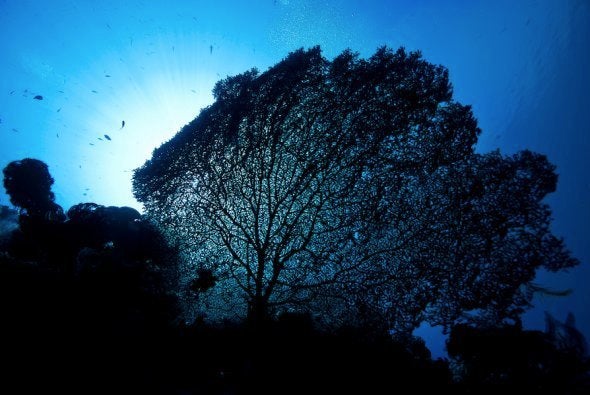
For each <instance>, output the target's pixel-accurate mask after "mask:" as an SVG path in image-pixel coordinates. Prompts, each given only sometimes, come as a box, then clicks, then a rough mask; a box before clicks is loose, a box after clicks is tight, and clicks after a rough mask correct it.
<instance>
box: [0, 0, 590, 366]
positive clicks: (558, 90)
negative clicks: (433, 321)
mask: <svg viewBox="0 0 590 395" xmlns="http://www.w3.org/2000/svg"><path fill="white" fill-rule="evenodd" d="M317 44H319V45H321V47H322V48H323V50H324V55H325V56H326V57H328V58H329V59H330V58H332V57H334V56H335V55H337V54H338V53H340V52H341V51H342V50H344V49H345V48H351V49H353V50H355V51H358V52H360V54H361V55H362V56H369V55H371V54H372V53H373V52H374V51H375V49H376V48H377V47H379V46H381V45H388V46H390V47H393V48H396V47H398V46H402V45H403V46H406V47H407V48H408V49H411V50H421V51H422V52H423V54H424V57H425V58H426V59H427V60H429V61H431V62H433V63H439V64H443V65H445V66H447V67H448V68H449V70H450V75H451V80H452V82H453V84H454V88H455V97H456V99H458V100H459V101H461V102H462V103H465V104H472V105H473V107H474V112H475V114H476V116H477V118H478V119H479V123H480V127H481V128H482V129H483V134H482V136H481V139H480V143H479V145H478V150H479V151H481V152H487V151H490V150H492V149H496V148H500V149H501V150H502V152H503V153H512V152H515V151H516V150H519V149H522V148H530V149H532V150H534V151H538V152H542V153H545V154H547V155H548V157H549V159H550V160H551V161H552V162H553V163H555V164H556V165H557V167H558V173H559V174H560V177H559V185H558V191H557V192H556V193H554V194H552V195H551V196H550V197H549V198H548V199H547V201H548V202H549V203H550V204H551V206H552V208H553V213H554V218H555V220H554V225H553V230H554V233H556V234H558V235H561V236H564V237H565V239H566V242H567V245H568V246H569V248H571V250H572V251H573V253H574V255H575V256H577V257H578V258H579V259H580V260H581V261H582V265H581V266H580V267H578V268H576V269H574V270H571V272H570V273H566V274H559V275H554V274H551V275H549V274H546V273H540V274H539V276H538V279H537V282H538V283H540V284H541V285H545V286H549V287H552V288H555V289H564V288H572V289H573V294H572V295H571V296H568V297H563V298H555V297H548V296H545V297H538V298H536V299H535V303H536V305H537V307H536V308H535V309H533V310H532V311H531V312H530V313H528V314H527V315H526V317H525V318H526V320H525V322H526V324H527V326H528V327H530V328H540V329H542V328H543V325H544V321H543V311H545V310H547V311H549V312H551V313H552V314H553V315H554V316H555V317H556V318H558V319H564V318H565V315H566V314H567V312H568V311H571V312H573V313H574V314H575V315H576V318H577V326H578V327H579V328H580V329H581V330H582V331H583V333H584V334H585V336H586V337H587V338H590V314H588V313H587V310H588V307H589V305H590V287H588V286H586V282H587V281H588V280H589V279H590V269H589V267H588V262H589V260H590V259H589V258H590V247H589V244H590V243H588V242H587V241H588V231H587V224H588V223H590V209H589V208H588V204H589V203H590V176H589V174H588V171H587V168H588V167H589V164H590V160H589V159H588V157H587V155H588V152H590V138H589V135H590V130H589V127H588V115H589V113H590V93H589V92H590V76H589V70H590V49H589V48H590V2H589V1H584V0H536V1H534V0H520V1H512V0H496V1H486V0H479V1H461V0H453V1H438V0H430V1H428V0H424V1H409V0H408V1H366V0H363V1H361V0H359V1H335V0H327V1H316V0H299V1H298V0H261V1H241V0H238V1H224V0H217V1H171V0H168V1H139V0H130V1H91V0H89V1H66V0H52V1H33V0H29V1H22V0H0V70H1V77H0V138H1V140H0V167H2V168H3V167H4V166H5V165H6V164H7V163H8V162H9V161H11V160H15V159H21V158H23V157H35V158H39V159H42V160H43V161H45V162H46V163H48V164H49V166H50V171H51V173H52V175H53V176H54V178H55V180H56V184H55V188H54V190H55V191H56V195H57V201H58V203H59V204H61V205H62V206H63V207H64V208H66V209H67V208H68V207H70V206H71V205H73V204H75V203H79V202H83V201H93V202H97V203H100V204H105V205H129V206H133V207H136V208H138V209H141V207H140V206H139V205H138V203H137V202H136V201H135V200H134V199H133V196H132V194H131V181H130V179H131V171H132V170H133V169H134V168H136V167H138V166H139V165H141V164H142V163H143V162H144V161H145V160H146V159H148V158H149V156H150V153H151V151H152V149H153V148H155V147H157V146H158V145H160V144H161V143H162V142H164V141H166V140H167V139H169V138H170V137H172V136H173V135H174V134H175V133H176V131H178V129H179V128H180V127H182V126H183V125H184V124H185V123H187V122H189V121H190V120H191V119H193V118H194V117H195V116H196V115H197V114H198V112H199V110H200V109H201V108H203V107H204V106H206V105H208V104H210V103H211V101H212V96H211V89H212V87H213V85H214V83H215V82H216V81H217V80H219V79H221V78H223V77H225V76H227V75H234V74H238V73H241V72H243V71H246V70H247V69H249V68H251V67H257V68H259V69H260V70H262V71H264V70H265V69H266V68H268V67H269V66H271V65H273V64H274V63H276V62H277V61H278V60H280V59H281V58H283V57H284V56H285V55H286V54H287V53H288V52H289V51H292V50H294V49H297V48H299V47H309V46H313V45H317ZM36 95H42V96H43V100H35V99H34V97H35V96H36ZM123 120H125V122H126V125H125V127H124V128H121V122H122V121H123ZM105 134H108V135H109V137H110V138H111V140H110V141H108V140H106V139H105V138H104V135H105ZM99 138H101V139H102V140H100V139H99ZM0 204H8V199H7V197H6V196H5V195H4V194H3V193H2V194H0ZM438 332H439V331H438V330H437V329H430V328H421V329H420V330H419V331H418V332H417V333H418V334H420V335H422V336H425V337H426V338H427V341H428V344H429V346H430V347H431V349H432V350H433V352H434V354H435V355H442V354H443V352H444V351H443V339H442V337H441V336H439V335H438V334H437V333H438Z"/></svg>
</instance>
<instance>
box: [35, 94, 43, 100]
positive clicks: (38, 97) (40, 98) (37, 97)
mask: <svg viewBox="0 0 590 395" xmlns="http://www.w3.org/2000/svg"><path fill="white" fill-rule="evenodd" d="M33 99H35V100H43V96H41V95H37V96H35V97H33Z"/></svg>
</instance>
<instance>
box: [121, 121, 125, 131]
mask: <svg viewBox="0 0 590 395" xmlns="http://www.w3.org/2000/svg"><path fill="white" fill-rule="evenodd" d="M124 127H125V121H121V129H123V128H124Z"/></svg>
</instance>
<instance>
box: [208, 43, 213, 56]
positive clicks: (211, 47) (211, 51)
mask: <svg viewBox="0 0 590 395" xmlns="http://www.w3.org/2000/svg"><path fill="white" fill-rule="evenodd" d="M212 53H213V45H209V54H212Z"/></svg>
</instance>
